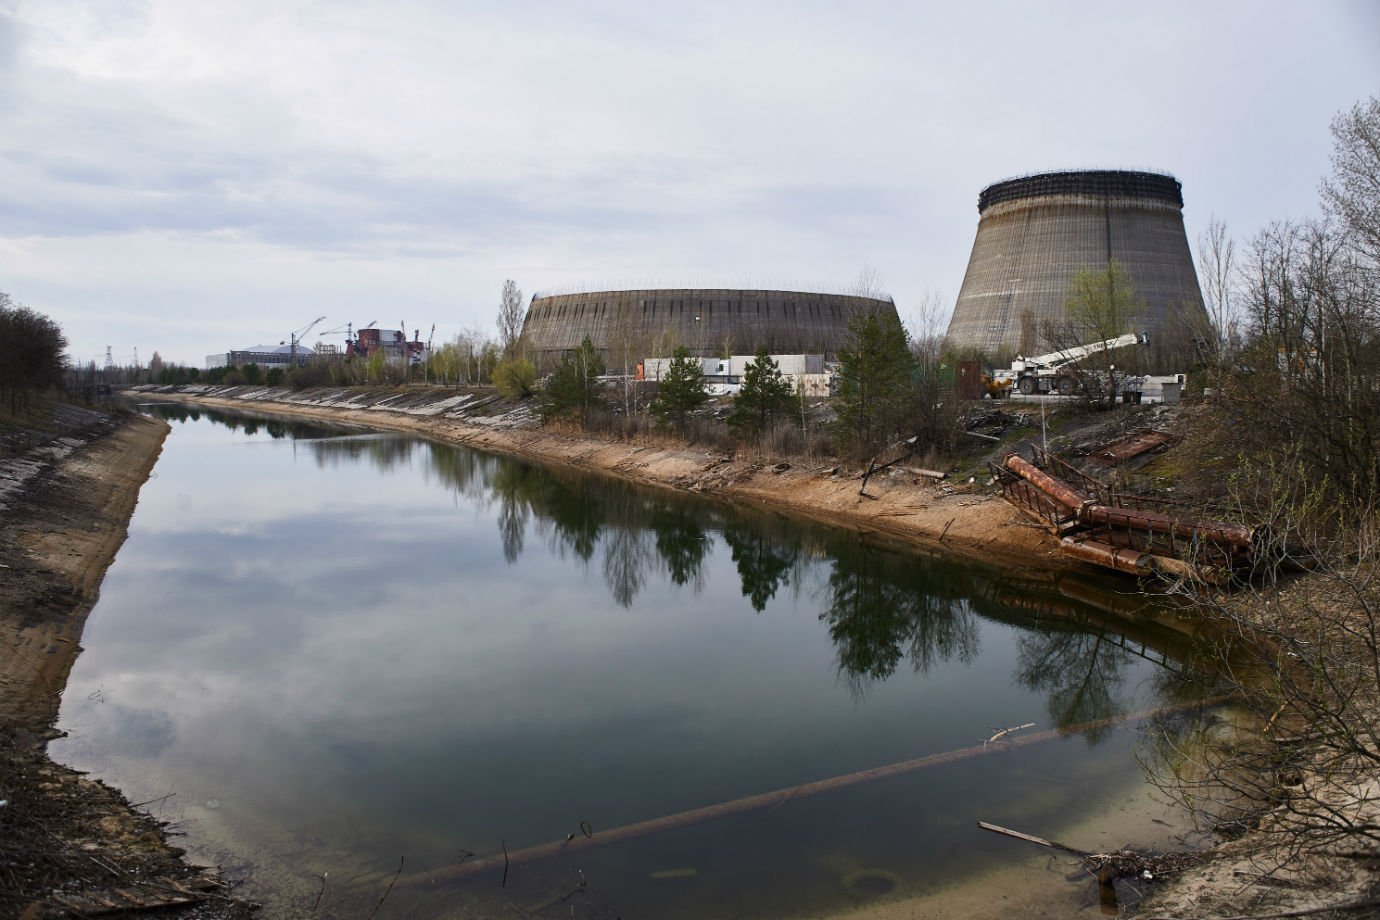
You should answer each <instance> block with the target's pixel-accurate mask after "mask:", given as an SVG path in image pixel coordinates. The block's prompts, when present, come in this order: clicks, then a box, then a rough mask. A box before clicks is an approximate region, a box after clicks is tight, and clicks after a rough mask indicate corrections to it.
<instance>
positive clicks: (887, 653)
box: [820, 541, 979, 693]
mask: <svg viewBox="0 0 1380 920" xmlns="http://www.w3.org/2000/svg"><path fill="white" fill-rule="evenodd" d="M831 549H832V550H833V551H834V566H833V571H832V572H831V573H830V575H829V586H828V591H829V609H828V610H826V611H825V612H824V613H822V614H820V619H821V620H823V621H825V622H826V623H828V624H829V635H830V636H831V637H832V638H833V640H834V644H835V646H836V647H837V649H838V660H839V670H840V672H842V673H843V674H844V675H846V677H847V678H848V680H849V682H850V683H851V684H852V685H853V688H854V692H856V693H862V692H863V691H865V689H866V687H867V686H868V685H869V684H871V683H872V682H874V681H879V680H885V679H886V678H888V677H890V676H891V675H892V673H894V672H895V670H896V668H897V666H898V665H899V664H900V663H901V660H902V659H903V658H906V659H908V660H909V661H910V663H911V667H912V668H914V670H915V671H917V672H922V673H923V672H925V671H928V670H929V669H930V668H931V667H933V666H934V665H935V664H936V663H937V662H940V661H948V660H950V659H957V660H958V661H961V662H964V663H968V662H971V661H972V660H973V659H974V658H976V657H977V653H978V645H979V640H978V630H977V620H976V618H975V617H974V616H973V614H972V612H971V611H970V610H969V609H968V607H967V605H966V604H965V603H963V602H962V601H959V600H956V599H953V598H951V597H949V596H948V594H949V592H947V591H945V590H944V589H943V586H942V585H941V584H939V581H940V579H941V577H942V572H943V571H944V567H943V566H940V565H935V564H933V563H929V562H928V560H918V559H914V558H910V557H906V556H902V555H898V554H895V553H890V552H886V551H885V550H882V549H879V548H877V547H872V546H868V545H867V544H866V543H862V542H861V541H858V542H854V543H852V544H851V545H848V544H844V543H839V544H836V545H835V546H834V547H831Z"/></svg>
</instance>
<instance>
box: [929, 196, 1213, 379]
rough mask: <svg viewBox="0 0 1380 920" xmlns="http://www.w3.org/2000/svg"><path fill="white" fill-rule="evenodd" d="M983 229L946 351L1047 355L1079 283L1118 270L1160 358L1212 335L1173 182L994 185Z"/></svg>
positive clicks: (982, 204)
mask: <svg viewBox="0 0 1380 920" xmlns="http://www.w3.org/2000/svg"><path fill="white" fill-rule="evenodd" d="M978 215H979V218H978V230H977V238H976V239H975V240H974V241H973V253H972V256H971V258H970V259H969V260H968V272H967V274H966V275H965V276H964V278H963V287H962V289H961V290H960V291H959V294H958V303H957V304H956V305H955V307H954V314H953V319H952V320H950V322H949V331H948V342H949V345H950V347H954V348H961V349H976V350H978V351H981V352H983V353H984V354H987V355H989V356H997V355H1009V354H1013V353H1022V354H1027V355H1029V354H1037V353H1040V352H1044V351H1049V350H1051V346H1052V345H1055V344H1057V345H1058V346H1062V345H1066V344H1068V343H1066V342H1061V343H1051V342H1049V340H1048V339H1047V337H1046V336H1045V335H1044V334H1043V332H1044V330H1045V328H1046V327H1047V326H1048V325H1049V324H1059V323H1062V322H1063V321H1064V318H1065V313H1064V308H1065V304H1066V303H1067V301H1068V298H1069V294H1070V292H1071V290H1072V282H1073V277H1074V275H1075V274H1076V273H1077V272H1078V271H1079V270H1080V269H1084V268H1091V269H1093V270H1094V271H1102V270H1104V269H1105V268H1106V267H1107V264H1108V262H1109V261H1111V260H1113V259H1114V260H1116V261H1117V262H1119V263H1121V266H1122V268H1124V269H1125V270H1126V273H1127V275H1128V276H1129V278H1130V280H1131V284H1132V286H1133V287H1134V289H1135V294H1136V298H1137V299H1138V300H1139V301H1141V302H1143V305H1144V306H1143V312H1142V313H1141V315H1140V316H1138V317H1137V319H1136V328H1135V329H1132V330H1128V331H1136V332H1140V331H1144V332H1147V333H1149V335H1150V339H1151V344H1152V346H1154V347H1155V349H1156V351H1158V352H1160V353H1161V354H1164V353H1166V350H1168V351H1169V352H1178V351H1180V350H1181V349H1182V348H1184V347H1185V346H1186V343H1188V342H1190V341H1191V339H1192V336H1193V335H1195V334H1199V333H1201V331H1202V330H1203V329H1205V328H1206V327H1207V313H1206V310H1205V309H1204V307H1203V296H1202V292H1201V290H1200V289H1199V287H1198V276H1197V273H1196V272H1195V271H1194V269H1193V257H1192V255H1191V254H1190V253H1189V248H1188V238H1187V236H1186V235H1185V233H1184V222H1183V194H1182V190H1181V186H1180V185H1179V182H1178V180H1177V179H1175V178H1174V177H1173V176H1165V175H1160V174H1158V173H1146V172H1124V171H1114V170H1094V171H1081V172H1057V173H1044V174H1041V175H1034V176H1025V177H1022V178H1019V179H1010V180H1007V181H1005V182H998V183H996V184H995V185H991V186H988V187H987V188H985V189H983V190H982V193H981V194H980V195H979V197H978Z"/></svg>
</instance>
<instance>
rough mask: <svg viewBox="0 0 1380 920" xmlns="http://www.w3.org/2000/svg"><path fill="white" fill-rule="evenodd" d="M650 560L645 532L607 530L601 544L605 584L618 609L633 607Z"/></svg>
mask: <svg viewBox="0 0 1380 920" xmlns="http://www.w3.org/2000/svg"><path fill="white" fill-rule="evenodd" d="M652 560H653V557H652V549H651V546H650V543H649V541H648V540H647V532H646V531H645V530H643V529H642V528H640V527H630V526H622V527H614V528H611V529H610V531H609V534H608V537H607V539H606V542H605V545H604V583H605V584H607V585H608V587H609V592H610V593H612V594H613V599H614V600H615V601H617V602H618V603H619V605H620V606H623V607H631V606H632V602H633V598H635V597H637V594H638V592H639V591H641V590H642V586H643V584H645V583H646V575H647V570H648V569H650V568H651V565H652Z"/></svg>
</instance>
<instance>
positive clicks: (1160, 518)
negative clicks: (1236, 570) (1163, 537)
mask: <svg viewBox="0 0 1380 920" xmlns="http://www.w3.org/2000/svg"><path fill="white" fill-rule="evenodd" d="M1078 519H1079V520H1080V521H1082V522H1083V523H1085V524H1087V525H1088V526H1090V527H1117V528H1121V529H1124V530H1148V531H1153V532H1155V533H1164V534H1172V535H1174V536H1176V537H1183V538H1185V539H1189V540H1202V541H1206V542H1208V543H1217V544H1227V545H1229V546H1234V547H1237V548H1239V549H1246V550H1248V549H1250V548H1251V547H1252V546H1254V545H1255V540H1256V539H1257V529H1256V528H1254V527H1246V526H1245V525H1243V524H1224V523H1221V522H1219V521H1191V520H1184V519H1182V518H1176V517H1171V516H1170V515H1168V514H1164V513H1163V512H1159V511H1141V510H1139V509H1137V508H1113V507H1110V506H1108V505H1097V504H1089V505H1085V506H1083V507H1082V508H1080V509H1079V513H1078Z"/></svg>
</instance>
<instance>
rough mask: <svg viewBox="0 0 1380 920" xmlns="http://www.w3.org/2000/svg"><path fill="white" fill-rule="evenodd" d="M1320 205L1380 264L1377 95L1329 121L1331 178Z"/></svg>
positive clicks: (1379, 104) (1379, 103)
mask: <svg viewBox="0 0 1380 920" xmlns="http://www.w3.org/2000/svg"><path fill="white" fill-rule="evenodd" d="M1322 197H1323V205H1324V206H1325V207H1326V208H1327V210H1328V213H1329V214H1331V215H1332V216H1334V217H1336V218H1337V219H1338V220H1339V221H1340V222H1341V223H1342V225H1343V226H1345V227H1346V228H1347V231H1348V232H1349V233H1350V234H1351V235H1352V236H1353V238H1354V240H1355V244H1356V246H1357V247H1358V248H1360V249H1361V250H1362V251H1363V252H1364V253H1365V254H1366V255H1367V256H1368V257H1369V258H1370V260H1371V262H1372V265H1374V264H1375V263H1380V98H1378V97H1375V96H1372V97H1370V98H1369V99H1367V100H1366V101H1364V102H1358V103H1356V105H1354V106H1353V107H1352V109H1351V111H1350V112H1346V113H1344V114H1342V115H1338V116H1337V118H1336V119H1334V120H1333V122H1332V177H1331V178H1329V179H1324V180H1323V183H1322Z"/></svg>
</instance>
